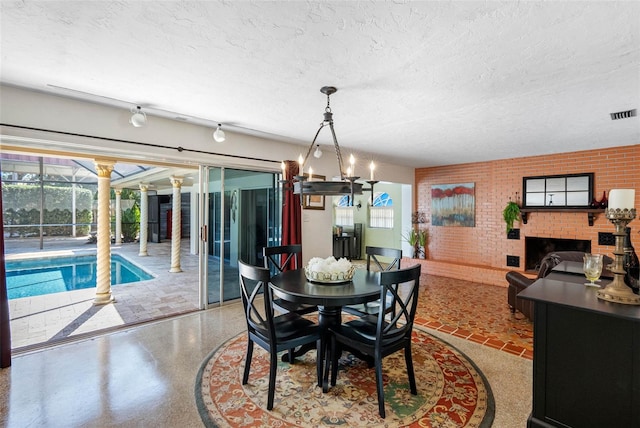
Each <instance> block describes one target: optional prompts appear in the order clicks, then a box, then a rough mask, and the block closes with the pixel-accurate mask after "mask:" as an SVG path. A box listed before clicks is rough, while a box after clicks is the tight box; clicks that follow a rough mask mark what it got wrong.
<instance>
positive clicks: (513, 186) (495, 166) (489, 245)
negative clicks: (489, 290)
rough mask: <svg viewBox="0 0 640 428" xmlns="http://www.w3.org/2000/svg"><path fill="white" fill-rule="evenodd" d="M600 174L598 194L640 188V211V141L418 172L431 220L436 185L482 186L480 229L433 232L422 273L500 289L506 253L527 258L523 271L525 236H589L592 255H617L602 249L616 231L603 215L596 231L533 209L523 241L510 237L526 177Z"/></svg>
mask: <svg viewBox="0 0 640 428" xmlns="http://www.w3.org/2000/svg"><path fill="white" fill-rule="evenodd" d="M588 172H593V173H594V187H595V195H594V196H595V197H596V199H598V200H600V199H601V198H602V193H603V192H604V191H606V192H607V195H608V193H609V190H610V189H612V188H634V189H636V209H638V210H639V211H640V144H639V145H634V146H624V147H615V148H611V149H602V150H588V151H581V152H571V153H561V154H554V155H546V156H535V157H528V158H517V159H507V160H497V161H491V162H480V163H470V164H460V165H450V166H443V167H433V168H418V169H416V177H415V182H416V186H415V192H416V194H415V198H414V200H415V201H416V207H415V209H416V210H418V211H423V212H425V213H426V214H427V218H428V219H430V218H431V186H432V185H436V184H454V183H469V182H473V183H475V200H476V226H475V227H448V226H432V225H431V224H429V225H428V227H429V233H430V237H429V248H428V256H427V257H428V260H427V261H426V262H424V263H423V264H424V266H423V268H426V270H427V272H429V273H431V274H434V275H442V276H454V277H458V278H462V279H468V280H474V279H477V280H478V281H477V282H481V283H489V284H496V285H506V282H505V280H504V274H505V273H506V272H507V271H509V270H511V269H514V268H511V267H507V265H506V256H507V255H515V256H520V268H515V270H521V271H522V270H524V238H525V237H526V236H539V237H554V238H568V239H589V240H591V250H592V252H594V253H602V254H608V255H610V256H613V254H612V253H611V252H612V251H613V247H609V246H599V245H598V232H613V230H614V228H613V225H612V224H611V223H610V222H609V221H608V220H607V219H606V218H605V216H604V214H598V215H597V217H596V219H595V222H594V225H593V226H592V227H590V226H589V223H588V221H587V214H586V213H564V212H563V213H561V212H557V213H555V212H534V213H529V218H528V222H527V224H522V223H516V224H515V225H514V227H516V228H520V239H519V240H513V239H507V238H506V226H505V223H504V221H503V220H502V210H503V209H504V207H505V205H506V203H507V202H508V201H509V198H510V197H511V198H512V199H515V197H516V192H518V196H519V198H520V200H521V199H522V177H527V176H536V175H556V174H579V173H588ZM629 226H630V227H631V229H632V241H633V243H634V246H635V247H636V248H638V247H640V234H638V233H637V232H638V230H640V219H638V218H636V219H635V220H634V221H633V222H631V223H630V224H629Z"/></svg>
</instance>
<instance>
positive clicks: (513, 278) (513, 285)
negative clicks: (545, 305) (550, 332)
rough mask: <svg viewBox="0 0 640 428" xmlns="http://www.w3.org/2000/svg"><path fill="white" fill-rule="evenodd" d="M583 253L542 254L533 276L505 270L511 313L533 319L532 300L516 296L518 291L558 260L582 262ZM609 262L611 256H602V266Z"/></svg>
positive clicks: (543, 274) (545, 272)
mask: <svg viewBox="0 0 640 428" xmlns="http://www.w3.org/2000/svg"><path fill="white" fill-rule="evenodd" d="M584 254H585V253H584V252H582V251H554V252H551V253H549V254H547V255H546V256H544V257H543V258H542V260H541V261H540V269H539V270H538V273H537V275H536V277H535V278H529V277H527V276H525V275H523V274H522V273H520V272H517V271H514V270H512V271H509V272H507V274H506V279H507V282H508V283H509V289H508V290H507V302H508V303H509V309H510V310H511V313H512V314H514V313H515V312H516V311H519V312H520V313H522V314H523V315H524V316H525V317H527V318H528V319H530V320H533V306H534V304H533V301H531V300H524V299H520V298H518V293H520V292H521V291H522V290H524V289H525V288H527V287H528V286H529V285H531V284H533V283H534V282H535V281H536V280H537V279H539V278H544V277H545V276H547V275H549V273H551V270H552V269H553V268H554V267H556V266H557V265H558V264H559V263H560V262H563V261H573V262H580V263H582V262H583V256H584ZM611 263H613V259H612V258H611V257H608V256H603V258H602V265H603V268H606V267H607V266H608V265H609V264H611Z"/></svg>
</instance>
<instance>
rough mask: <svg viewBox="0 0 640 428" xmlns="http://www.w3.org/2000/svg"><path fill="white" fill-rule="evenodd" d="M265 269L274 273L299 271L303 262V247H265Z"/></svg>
mask: <svg viewBox="0 0 640 428" xmlns="http://www.w3.org/2000/svg"><path fill="white" fill-rule="evenodd" d="M262 255H263V256H264V267H265V268H267V269H270V270H272V272H273V273H280V272H284V271H287V270H293V269H298V264H299V263H301V262H302V260H301V259H302V245H300V244H292V245H279V246H276V247H263V249H262Z"/></svg>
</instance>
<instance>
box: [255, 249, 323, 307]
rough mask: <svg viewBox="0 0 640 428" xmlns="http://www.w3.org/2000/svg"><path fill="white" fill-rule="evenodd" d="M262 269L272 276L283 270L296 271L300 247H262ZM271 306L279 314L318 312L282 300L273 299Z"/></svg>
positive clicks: (300, 253) (302, 305)
mask: <svg viewBox="0 0 640 428" xmlns="http://www.w3.org/2000/svg"><path fill="white" fill-rule="evenodd" d="M262 255H263V256H264V267H265V268H267V269H269V270H270V271H271V273H272V274H278V273H281V272H284V271H285V270H290V269H298V259H299V258H301V257H302V245H300V244H291V245H279V246H276V247H263V248H262ZM273 305H274V306H275V307H276V308H277V309H279V310H280V311H281V312H295V313H297V314H299V315H305V314H310V313H312V312H316V311H317V310H318V307H317V306H313V305H304V304H300V303H293V302H288V301H286V300H283V299H279V298H275V299H273Z"/></svg>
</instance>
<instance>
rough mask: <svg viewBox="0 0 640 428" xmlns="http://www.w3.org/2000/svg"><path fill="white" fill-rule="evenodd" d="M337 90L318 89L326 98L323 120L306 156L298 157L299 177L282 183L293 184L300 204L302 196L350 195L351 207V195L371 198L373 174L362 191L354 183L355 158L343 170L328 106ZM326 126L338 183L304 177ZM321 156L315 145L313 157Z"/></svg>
mask: <svg viewBox="0 0 640 428" xmlns="http://www.w3.org/2000/svg"><path fill="white" fill-rule="evenodd" d="M337 90H338V89H336V88H335V87H333V86H323V87H322V88H320V92H322V93H323V94H325V95H326V96H327V106H326V107H325V109H324V120H323V121H322V123H321V124H320V128H318V131H317V132H316V135H315V137H314V138H313V141H312V142H311V145H309V150H307V154H306V156H305V157H304V158H302V156H300V158H299V160H298V163H299V165H300V168H299V172H298V173H299V175H297V176H296V177H294V178H293V179H292V180H289V181H288V182H286V181H285V182H284V184H293V193H296V194H300V196H301V198H300V200H301V203H302V200H303V198H302V195H328V196H338V195H350V203H351V205H353V195H361V194H362V192H363V191H367V192H371V195H372V197H373V186H374V184H375V183H377V181H374V180H373V172H372V173H371V180H367V181H366V182H367V183H369V186H370V188H368V189H363V188H362V183H356V180H357V179H359V178H360V177H358V176H356V175H355V158H354V157H353V155H351V157H350V167H349V168H348V169H347V170H345V169H344V167H343V161H342V154H341V153H340V146H339V145H338V139H337V138H336V132H335V130H334V129H333V113H332V112H331V105H330V97H331V95H332V94H335V93H336V92H337ZM325 126H328V127H329V129H331V135H332V137H333V145H334V147H335V150H336V158H337V160H338V170H339V171H340V180H339V181H321V180H310V179H309V178H310V177H306V176H305V175H304V166H305V164H306V162H307V160H308V159H309V155H310V154H311V150H312V149H313V146H314V145H316V140H317V139H318V135H319V134H320V131H322V129H323V128H324V127H325ZM320 156H322V151H321V150H320V145H317V147H316V150H315V152H314V157H316V158H319V157H320Z"/></svg>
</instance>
